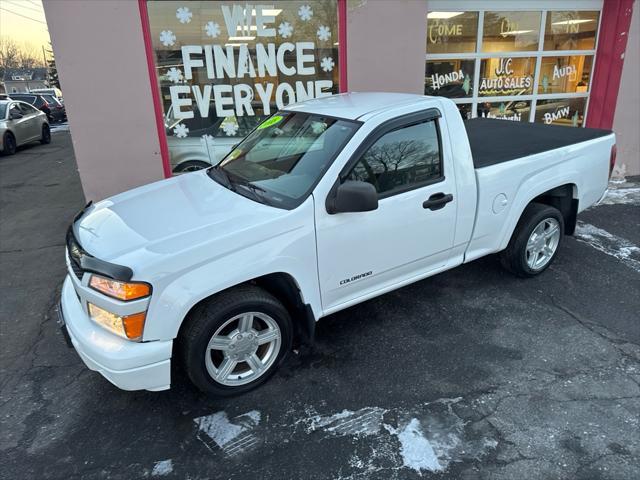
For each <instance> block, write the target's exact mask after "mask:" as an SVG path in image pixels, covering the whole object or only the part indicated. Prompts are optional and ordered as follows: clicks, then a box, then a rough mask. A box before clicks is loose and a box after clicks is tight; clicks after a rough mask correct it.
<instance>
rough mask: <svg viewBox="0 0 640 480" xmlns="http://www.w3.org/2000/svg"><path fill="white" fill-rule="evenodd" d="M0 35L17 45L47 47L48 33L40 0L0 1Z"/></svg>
mask: <svg viewBox="0 0 640 480" xmlns="http://www.w3.org/2000/svg"><path fill="white" fill-rule="evenodd" d="M0 35H2V36H7V37H10V38H12V39H13V40H15V41H16V42H17V43H19V44H22V43H25V42H26V43H31V44H32V45H33V46H34V47H37V48H40V47H41V45H44V46H45V48H47V49H48V48H50V47H49V31H48V30H47V21H46V19H45V17H44V10H43V9H42V1H41V0H0Z"/></svg>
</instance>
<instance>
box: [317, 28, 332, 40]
mask: <svg viewBox="0 0 640 480" xmlns="http://www.w3.org/2000/svg"><path fill="white" fill-rule="evenodd" d="M316 33H317V34H318V38H319V39H320V40H322V41H323V42H326V41H327V40H329V38H331V30H329V27H325V26H324V25H320V28H319V29H318V31H317V32H316Z"/></svg>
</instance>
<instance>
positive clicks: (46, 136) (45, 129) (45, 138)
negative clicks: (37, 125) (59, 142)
mask: <svg viewBox="0 0 640 480" xmlns="http://www.w3.org/2000/svg"><path fill="white" fill-rule="evenodd" d="M40 143H41V144H43V145H46V144H48V143H51V129H50V128H49V125H47V124H46V123H45V124H43V125H42V136H41V137H40Z"/></svg>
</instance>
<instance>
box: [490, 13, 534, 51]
mask: <svg viewBox="0 0 640 480" xmlns="http://www.w3.org/2000/svg"><path fill="white" fill-rule="evenodd" d="M539 38H540V12H485V13H484V29H483V32H482V51H483V52H514V51H529V50H537V49H538V41H539Z"/></svg>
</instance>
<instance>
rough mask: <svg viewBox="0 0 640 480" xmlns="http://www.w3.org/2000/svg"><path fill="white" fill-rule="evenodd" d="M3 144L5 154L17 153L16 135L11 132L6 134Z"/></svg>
mask: <svg viewBox="0 0 640 480" xmlns="http://www.w3.org/2000/svg"><path fill="white" fill-rule="evenodd" d="M2 144H3V145H2V151H3V152H4V154H5V155H13V154H14V153H16V137H14V136H13V134H12V133H11V132H7V133H5V134H4V137H3V138H2Z"/></svg>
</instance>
